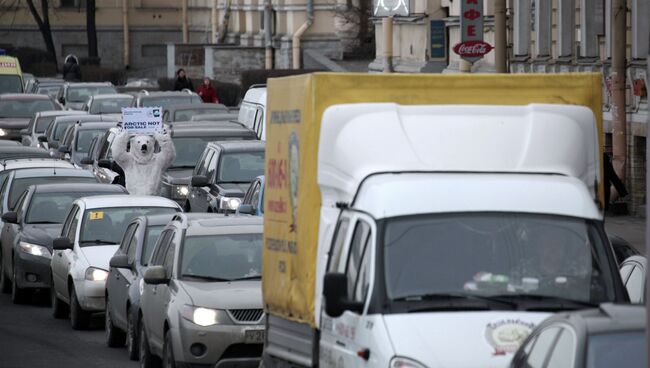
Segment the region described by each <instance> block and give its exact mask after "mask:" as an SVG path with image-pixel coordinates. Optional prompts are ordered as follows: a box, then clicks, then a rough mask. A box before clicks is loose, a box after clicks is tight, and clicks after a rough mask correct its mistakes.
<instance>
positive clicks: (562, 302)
mask: <svg viewBox="0 0 650 368" xmlns="http://www.w3.org/2000/svg"><path fill="white" fill-rule="evenodd" d="M495 297H496V298H499V299H506V300H510V301H513V302H514V303H517V304H519V305H520V309H524V310H567V309H585V308H597V307H598V305H599V304H598V303H594V302H586V301H582V300H575V299H569V298H563V297H559V296H551V295H539V294H504V295H496V296H495ZM521 304H524V306H523V307H521Z"/></svg>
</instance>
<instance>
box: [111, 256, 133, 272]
mask: <svg viewBox="0 0 650 368" xmlns="http://www.w3.org/2000/svg"><path fill="white" fill-rule="evenodd" d="M109 265H110V266H111V268H127V269H131V264H130V263H129V256H127V255H126V254H116V255H114V256H113V258H111V261H110V263H109Z"/></svg>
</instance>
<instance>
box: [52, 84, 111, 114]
mask: <svg viewBox="0 0 650 368" xmlns="http://www.w3.org/2000/svg"><path fill="white" fill-rule="evenodd" d="M115 93H117V90H116V89H115V86H113V84H112V83H110V82H104V83H95V82H93V83H78V82H65V83H64V84H63V88H61V90H60V91H59V94H58V95H57V101H59V103H60V104H61V105H63V106H64V107H65V109H66V110H82V109H83V107H84V105H85V104H86V101H88V98H90V97H91V96H95V95H108V94H115Z"/></svg>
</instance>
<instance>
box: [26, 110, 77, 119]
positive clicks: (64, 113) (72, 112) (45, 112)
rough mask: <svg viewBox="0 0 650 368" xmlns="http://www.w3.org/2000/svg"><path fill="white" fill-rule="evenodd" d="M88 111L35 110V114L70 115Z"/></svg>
mask: <svg viewBox="0 0 650 368" xmlns="http://www.w3.org/2000/svg"><path fill="white" fill-rule="evenodd" d="M87 114H88V113H87V112H85V111H70V110H48V111H41V112H37V113H36V115H38V116H39V117H46V116H48V117H49V116H71V115H87Z"/></svg>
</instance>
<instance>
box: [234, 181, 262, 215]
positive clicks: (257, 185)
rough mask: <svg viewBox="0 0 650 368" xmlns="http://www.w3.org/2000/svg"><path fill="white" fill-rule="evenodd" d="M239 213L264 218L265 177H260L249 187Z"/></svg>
mask: <svg viewBox="0 0 650 368" xmlns="http://www.w3.org/2000/svg"><path fill="white" fill-rule="evenodd" d="M239 213H242V214H247V215H255V216H264V175H260V176H258V177H257V178H255V180H254V181H253V182H252V183H251V186H250V187H248V190H247V191H246V194H245V195H244V200H243V201H242V203H241V205H240V206H239Z"/></svg>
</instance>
